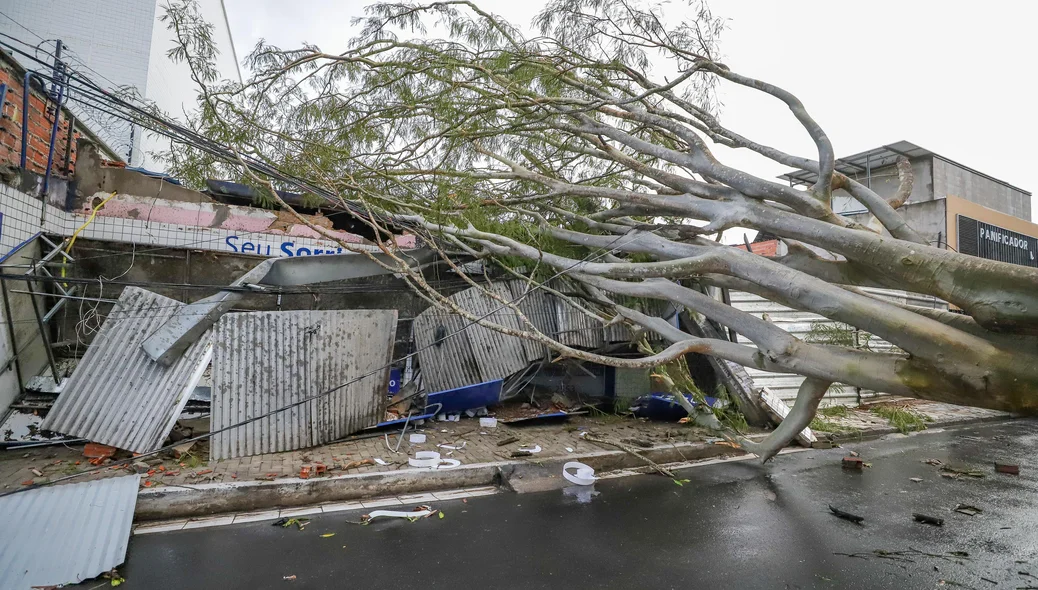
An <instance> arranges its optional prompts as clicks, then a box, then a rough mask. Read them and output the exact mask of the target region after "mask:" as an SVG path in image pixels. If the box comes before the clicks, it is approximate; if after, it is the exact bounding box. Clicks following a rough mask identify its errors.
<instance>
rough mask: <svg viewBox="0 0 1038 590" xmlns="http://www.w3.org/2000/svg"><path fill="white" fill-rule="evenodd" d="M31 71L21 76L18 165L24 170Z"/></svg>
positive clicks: (27, 144) (26, 155)
mask: <svg viewBox="0 0 1038 590" xmlns="http://www.w3.org/2000/svg"><path fill="white" fill-rule="evenodd" d="M32 76H33V74H32V72H25V77H24V78H22V156H21V159H19V160H18V165H19V167H20V168H21V169H22V170H25V164H26V161H27V158H28V156H29V96H30V95H31V94H32Z"/></svg>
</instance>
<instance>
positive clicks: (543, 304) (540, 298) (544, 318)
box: [506, 280, 558, 362]
mask: <svg viewBox="0 0 1038 590" xmlns="http://www.w3.org/2000/svg"><path fill="white" fill-rule="evenodd" d="M506 286H507V287H508V294H509V297H508V298H507V299H506V300H507V301H518V302H519V303H518V304H517V306H518V307H519V311H521V312H523V315H524V316H526V319H527V320H529V322H530V323H531V324H533V326H534V327H535V328H537V330H538V331H539V332H540V333H542V334H546V335H549V336H550V335H552V334H554V333H556V332H557V331H558V323H557V322H556V321H555V306H554V305H553V304H552V301H551V299H549V298H548V294H547V293H545V292H544V291H543V290H541V289H537V290H534V289H533V287H534V286H533V285H531V284H530V283H527V282H525V281H518V280H516V281H509V282H508V283H506ZM517 319H518V317H517ZM518 321H519V326H520V327H521V328H523V329H526V328H528V327H529V326H527V325H526V323H525V322H523V321H522V320H518ZM520 340H521V341H522V345H523V351H525V352H526V360H527V362H533V361H536V360H538V359H542V358H544V357H545V355H547V354H548V347H547V346H545V345H544V344H541V343H539V342H535V341H533V340H530V339H527V338H520Z"/></svg>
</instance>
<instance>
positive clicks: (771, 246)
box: [736, 240, 778, 257]
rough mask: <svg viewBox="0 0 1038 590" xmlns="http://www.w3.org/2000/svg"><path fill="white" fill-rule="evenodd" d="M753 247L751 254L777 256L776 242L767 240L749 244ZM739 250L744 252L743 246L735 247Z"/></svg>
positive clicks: (744, 247)
mask: <svg viewBox="0 0 1038 590" xmlns="http://www.w3.org/2000/svg"><path fill="white" fill-rule="evenodd" d="M750 245H751V246H753V253H754V254H760V255H761V256H768V257H771V256H778V240H767V241H765V242H754V243H752V244H750ZM736 248H738V249H740V250H745V249H746V246H745V245H739V246H736Z"/></svg>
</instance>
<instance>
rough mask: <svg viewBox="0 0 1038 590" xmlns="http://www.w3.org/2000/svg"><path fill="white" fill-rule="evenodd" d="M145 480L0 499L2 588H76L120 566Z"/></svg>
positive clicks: (62, 488) (130, 478)
mask: <svg viewBox="0 0 1038 590" xmlns="http://www.w3.org/2000/svg"><path fill="white" fill-rule="evenodd" d="M140 479H141V477H140V476H139V475H131V476H127V477H109V478H106V479H99V480H97V481H91V482H86V483H76V484H66V485H55V486H49V487H44V488H40V489H36V490H27V491H24V492H19V493H17V494H12V495H10V496H5V497H3V498H0V531H2V534H0V588H4V589H11V590H23V589H28V588H30V587H40V586H57V585H59V584H75V583H77V582H82V581H83V580H89V579H91V578H95V577H97V576H99V575H101V574H103V573H104V572H106V571H109V570H111V569H112V568H115V567H118V566H119V565H121V564H122V563H123V561H125V560H126V544H127V542H128V541H129V539H130V526H131V524H132V523H133V510H134V507H135V506H136V504H137V488H138V487H139V485H140ZM106 585H107V584H106Z"/></svg>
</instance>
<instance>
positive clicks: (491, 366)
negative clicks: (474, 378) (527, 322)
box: [451, 285, 528, 382]
mask: <svg viewBox="0 0 1038 590" xmlns="http://www.w3.org/2000/svg"><path fill="white" fill-rule="evenodd" d="M490 289H491V292H492V293H494V294H495V295H497V296H498V297H501V298H502V299H504V301H511V300H512V294H511V292H510V291H509V290H508V288H507V287H505V286H504V285H493V286H491V287H490ZM451 299H453V300H454V302H455V303H457V304H458V306H459V307H461V308H462V309H464V310H465V311H468V312H470V313H472V314H473V315H475V316H476V317H481V318H482V317H485V318H486V319H487V320H489V321H491V322H494V323H496V324H500V325H502V326H504V327H506V328H511V329H513V330H518V329H519V317H518V316H517V315H516V313H515V311H514V310H513V309H511V308H509V307H503V304H502V302H500V301H497V300H496V299H493V298H491V297H490V296H488V295H486V294H485V293H482V292H481V291H479V290H478V289H466V290H464V291H461V292H459V293H456V294H454V295H452V296H451ZM463 319H465V318H463ZM466 321H468V320H467V319H466ZM466 336H467V337H468V339H469V342H470V343H471V344H472V354H473V357H474V358H475V360H476V366H478V367H479V374H480V377H481V378H482V381H483V382H486V381H492V380H494V379H501V378H504V377H507V376H509V375H511V374H512V373H515V372H517V371H520V370H522V369H523V368H524V367H525V366H526V365H527V364H528V361H527V360H526V351H525V349H524V348H523V343H522V341H523V339H522V338H518V337H516V336H509V335H507V334H503V333H501V332H498V331H497V330H492V329H490V328H484V327H483V326H480V325H478V324H477V325H473V326H472V327H470V328H469V329H468V330H466Z"/></svg>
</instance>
